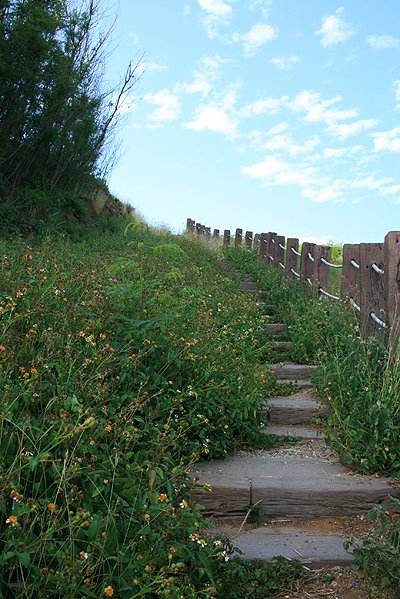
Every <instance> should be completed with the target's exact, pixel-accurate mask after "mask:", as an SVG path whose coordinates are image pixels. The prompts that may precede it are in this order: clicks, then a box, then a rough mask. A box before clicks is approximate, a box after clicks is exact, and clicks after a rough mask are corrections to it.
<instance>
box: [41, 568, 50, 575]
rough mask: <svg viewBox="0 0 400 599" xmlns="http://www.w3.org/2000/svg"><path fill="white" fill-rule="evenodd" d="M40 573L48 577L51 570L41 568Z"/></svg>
mask: <svg viewBox="0 0 400 599" xmlns="http://www.w3.org/2000/svg"><path fill="white" fill-rule="evenodd" d="M40 573H41V574H43V575H44V576H47V574H48V573H49V569H48V568H40Z"/></svg>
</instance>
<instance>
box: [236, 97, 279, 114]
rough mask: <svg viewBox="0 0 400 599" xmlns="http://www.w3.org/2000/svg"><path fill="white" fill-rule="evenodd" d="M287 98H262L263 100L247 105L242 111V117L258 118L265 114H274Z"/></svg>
mask: <svg viewBox="0 0 400 599" xmlns="http://www.w3.org/2000/svg"><path fill="white" fill-rule="evenodd" d="M288 100H289V96H282V97H281V98H264V99H263V100H256V101H255V102H252V103H251V104H247V106H245V107H244V108H243V110H242V114H243V116H259V115H260V114H264V113H266V112H269V113H275V112H277V111H278V110H279V108H281V107H282V106H284V105H285V104H286V102H288Z"/></svg>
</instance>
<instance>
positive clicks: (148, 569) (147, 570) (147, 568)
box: [145, 564, 151, 572]
mask: <svg viewBox="0 0 400 599" xmlns="http://www.w3.org/2000/svg"><path fill="white" fill-rule="evenodd" d="M145 570H146V572H150V570H151V566H149V565H148V564H147V566H146V567H145Z"/></svg>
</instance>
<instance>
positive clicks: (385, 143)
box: [372, 127, 400, 152]
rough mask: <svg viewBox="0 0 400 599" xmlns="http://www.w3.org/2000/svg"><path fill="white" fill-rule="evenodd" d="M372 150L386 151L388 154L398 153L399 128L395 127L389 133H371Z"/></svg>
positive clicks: (399, 147)
mask: <svg viewBox="0 0 400 599" xmlns="http://www.w3.org/2000/svg"><path fill="white" fill-rule="evenodd" d="M372 138H373V140H374V148H375V150H377V151H383V150H388V151H390V152H400V127H395V128H394V129H391V130H390V131H380V132H379V133H373V134H372Z"/></svg>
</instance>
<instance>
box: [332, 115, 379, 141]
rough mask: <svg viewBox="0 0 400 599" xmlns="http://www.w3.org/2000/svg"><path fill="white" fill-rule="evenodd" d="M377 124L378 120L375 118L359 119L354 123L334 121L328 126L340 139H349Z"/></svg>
mask: <svg viewBox="0 0 400 599" xmlns="http://www.w3.org/2000/svg"><path fill="white" fill-rule="evenodd" d="M377 124H378V121H376V120H375V119H359V120H358V121H354V122H353V123H346V124H339V123H333V124H332V125H330V126H329V127H328V130H329V132H330V133H331V134H332V135H333V136H334V137H337V138H338V139H347V138H348V137H353V136H354V135H358V134H359V133H361V132H362V131H367V130H368V129H372V127H375V126H376V125H377Z"/></svg>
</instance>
